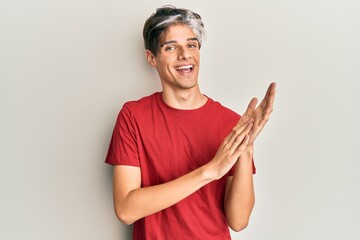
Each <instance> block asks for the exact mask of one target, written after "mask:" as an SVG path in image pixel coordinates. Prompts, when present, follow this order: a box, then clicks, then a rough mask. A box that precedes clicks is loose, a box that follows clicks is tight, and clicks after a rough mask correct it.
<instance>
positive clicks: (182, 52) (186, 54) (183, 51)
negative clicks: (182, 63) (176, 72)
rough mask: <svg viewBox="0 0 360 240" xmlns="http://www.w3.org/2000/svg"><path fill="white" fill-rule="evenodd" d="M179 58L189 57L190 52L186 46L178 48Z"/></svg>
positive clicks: (185, 58)
mask: <svg viewBox="0 0 360 240" xmlns="http://www.w3.org/2000/svg"><path fill="white" fill-rule="evenodd" d="M178 57H179V60H187V59H190V58H191V53H190V51H189V49H187V48H186V47H181V48H180V49H179V56H178Z"/></svg>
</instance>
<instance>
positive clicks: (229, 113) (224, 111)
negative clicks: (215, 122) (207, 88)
mask: <svg viewBox="0 0 360 240" xmlns="http://www.w3.org/2000/svg"><path fill="white" fill-rule="evenodd" d="M208 99H209V101H210V103H211V109H212V111H215V112H216V113H217V114H219V116H220V117H221V116H223V117H226V118H235V119H239V118H240V115H239V114H238V113H236V112H235V111H233V110H232V109H230V108H228V107H225V106H223V105H222V104H221V103H220V102H218V101H215V100H213V99H212V98H210V97H208ZM220 114H221V115H220Z"/></svg>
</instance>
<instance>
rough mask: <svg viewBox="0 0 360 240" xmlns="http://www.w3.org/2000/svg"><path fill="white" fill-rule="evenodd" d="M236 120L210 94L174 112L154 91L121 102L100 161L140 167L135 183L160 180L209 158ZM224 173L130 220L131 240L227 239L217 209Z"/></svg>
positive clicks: (220, 211) (221, 199) (220, 205)
mask: <svg viewBox="0 0 360 240" xmlns="http://www.w3.org/2000/svg"><path fill="white" fill-rule="evenodd" d="M239 119H240V116H239V115H238V114H237V113H235V112H233V111H231V110H230V109H228V108H225V107H223V106H222V105H221V104H220V103H218V102H215V101H213V100H212V99H210V98H208V100H207V102H206V104H205V105H204V106H202V107H201V108H198V109H194V110H179V109H175V108H172V107H170V106H168V105H166V104H165V103H164V102H163V100H162V97H161V93H154V94H153V95H150V96H148V97H144V98H142V99H140V100H138V101H132V102H127V103H126V104H124V106H123V108H122V109H121V111H120V113H119V116H118V118H117V122H116V125H115V128H114V132H113V135H112V139H111V143H110V147H109V151H108V154H107V157H106V163H108V164H112V165H117V164H120V165H130V166H136V167H140V168H141V187H147V186H153V185H157V184H161V183H165V182H168V181H171V180H174V179H176V178H178V177H180V176H182V175H184V174H186V173H189V172H191V171H192V170H194V169H196V168H198V167H200V166H202V165H204V164H206V163H207V162H209V161H210V160H211V159H212V158H213V157H214V155H215V153H216V151H217V149H218V147H219V146H220V144H221V142H222V140H223V139H224V138H225V136H226V135H227V134H228V133H229V132H230V131H231V129H232V128H233V127H234V126H235V124H236V123H237V122H238V121H239ZM231 172H232V171H230V173H229V174H232V173H231ZM253 172H254V173H255V167H254V166H253ZM227 177H228V174H227V175H225V176H224V177H223V178H221V179H220V180H217V181H213V182H211V183H209V184H207V185H205V186H204V187H202V188H200V189H199V190H198V191H196V192H195V193H193V194H191V195H190V196H188V197H187V198H185V199H183V200H182V201H180V202H178V203H177V204H175V205H173V206H171V207H169V208H167V209H164V210H162V211H160V212H158V213H155V214H152V215H150V216H147V217H145V218H142V219H140V220H138V221H136V222H135V223H134V230H133V231H134V232H133V239H135V240H146V239H154V240H155V239H156V240H162V239H163V240H169V239H171V240H177V239H192V240H195V239H201V240H204V239H207V240H212V239H213V240H220V239H221V240H224V239H231V238H230V233H229V228H228V225H227V223H226V219H225V216H224V210H223V204H224V192H225V186H226V180H227Z"/></svg>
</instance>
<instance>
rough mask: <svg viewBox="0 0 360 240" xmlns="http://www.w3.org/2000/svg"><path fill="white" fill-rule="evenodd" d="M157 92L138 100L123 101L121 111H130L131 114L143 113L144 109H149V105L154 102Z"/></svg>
mask: <svg viewBox="0 0 360 240" xmlns="http://www.w3.org/2000/svg"><path fill="white" fill-rule="evenodd" d="M159 94H160V93H159V92H155V93H153V94H151V95H149V96H145V97H142V98H140V99H138V100H132V101H128V102H126V103H124V105H123V107H122V109H121V111H125V112H131V113H133V114H135V113H137V112H141V113H144V111H146V110H149V109H150V107H151V106H152V105H153V104H154V103H155V102H156V98H157V95H159Z"/></svg>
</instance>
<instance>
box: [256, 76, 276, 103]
mask: <svg viewBox="0 0 360 240" xmlns="http://www.w3.org/2000/svg"><path fill="white" fill-rule="evenodd" d="M275 93H276V83H274V82H273V83H271V84H270V85H269V87H268V89H267V91H266V94H265V97H264V99H263V100H262V101H261V104H260V106H262V107H264V108H271V107H272V105H273V102H274V99H275Z"/></svg>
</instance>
